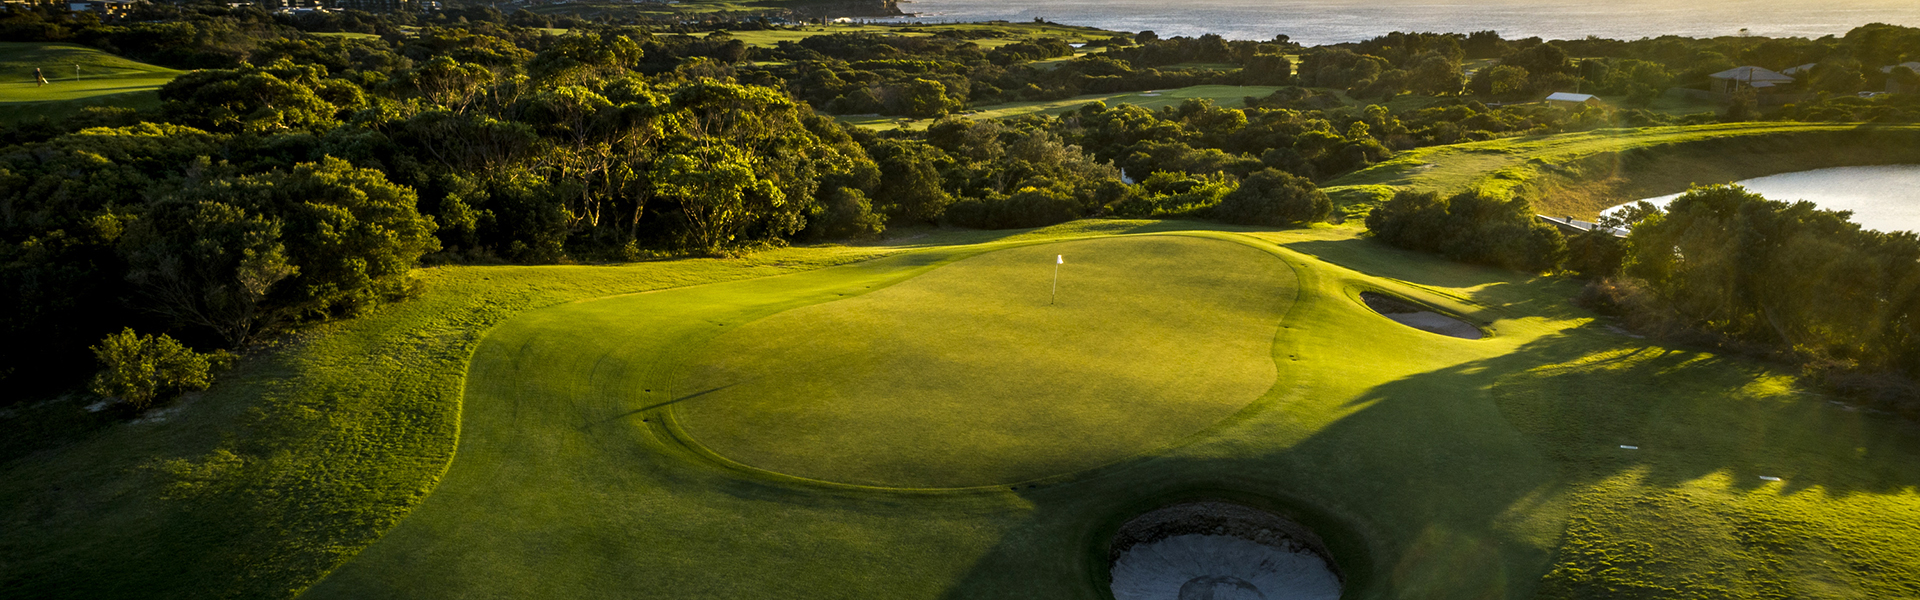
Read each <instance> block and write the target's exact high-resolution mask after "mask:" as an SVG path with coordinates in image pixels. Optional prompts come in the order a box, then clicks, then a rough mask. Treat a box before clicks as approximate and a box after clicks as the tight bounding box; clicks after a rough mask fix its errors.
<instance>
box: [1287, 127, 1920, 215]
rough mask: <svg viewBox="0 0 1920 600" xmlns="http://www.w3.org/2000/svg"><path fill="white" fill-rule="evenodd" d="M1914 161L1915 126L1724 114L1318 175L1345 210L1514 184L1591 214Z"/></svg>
mask: <svg viewBox="0 0 1920 600" xmlns="http://www.w3.org/2000/svg"><path fill="white" fill-rule="evenodd" d="M1913 162H1920V127H1916V126H1911V125H1886V126H1876V125H1862V124H1847V123H1833V124H1826V123H1764V122H1763V123H1724V124H1712V125H1688V126H1672V127H1645V128H1631V129H1597V130H1593V131H1584V132H1578V133H1567V134H1557V135H1546V136H1526V137H1514V138H1502V139H1497V140H1489V141H1485V142H1470V143H1464V144H1453V145H1447V146H1434V147H1428V148H1419V149H1415V150H1409V151H1406V152H1401V153H1399V154H1396V155H1394V157H1393V158H1392V159H1390V160H1387V161H1386V162H1382V163H1380V164H1377V165H1374V166H1372V167H1368V168H1366V169H1363V170H1360V171H1357V172H1354V173H1350V174H1347V175H1343V176H1340V177H1337V178H1334V179H1332V180H1330V181H1327V182H1324V183H1322V184H1321V187H1322V189H1324V190H1325V191H1326V192H1327V194H1328V195H1329V196H1331V197H1333V198H1334V200H1335V202H1336V203H1337V204H1340V205H1343V206H1345V207H1347V209H1348V210H1349V212H1364V210H1365V209H1366V208H1367V207H1369V206H1371V205H1372V204H1374V203H1377V202H1379V201H1382V200H1385V199H1386V198H1389V197H1391V196H1392V195H1393V193H1394V192H1395V191H1396V190H1401V189H1410V190H1415V191H1435V192H1441V193H1452V192H1455V191H1459V190H1464V189H1471V188H1480V189H1486V190H1490V191H1493V192H1496V193H1500V194H1520V195H1523V196H1525V197H1527V198H1529V199H1531V200H1533V202H1534V206H1535V208H1536V210H1538V211H1539V212H1542V213H1548V214H1570V215H1574V216H1577V217H1581V218H1592V217H1593V216H1594V215H1596V214H1598V213H1599V212H1600V211H1601V210H1604V209H1606V208H1608V207H1611V206H1615V205H1618V204H1621V203H1625V202H1630V201H1633V200H1637V199H1640V198H1648V197H1653V196H1660V195H1664V194H1672V193H1677V192H1682V191H1685V190H1686V189H1687V187H1688V186H1690V185H1692V184H1696V183H1698V184H1711V183H1727V182H1731V181H1738V180H1742V179H1749V178H1753V177H1761V176H1765V175H1772V174H1775V173H1785V172H1791V171H1803V170H1808V169H1818V168H1824V167H1837V166H1851V165H1873V164H1903V163H1913Z"/></svg>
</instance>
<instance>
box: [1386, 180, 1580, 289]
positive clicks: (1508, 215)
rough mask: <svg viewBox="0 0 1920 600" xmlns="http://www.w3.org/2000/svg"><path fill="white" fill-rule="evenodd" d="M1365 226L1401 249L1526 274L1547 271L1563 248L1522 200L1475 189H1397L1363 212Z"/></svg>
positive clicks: (1563, 252)
mask: <svg viewBox="0 0 1920 600" xmlns="http://www.w3.org/2000/svg"><path fill="white" fill-rule="evenodd" d="M1367 230H1368V231H1370V232H1372V233H1373V235H1374V237H1375V238H1377V239H1379V240H1380V241H1383V242H1386V243H1388V244H1392V245H1395V246H1399V247H1402V248H1407V249H1411V250H1420V251H1424V252H1435V253H1439V254H1442V255H1445V256H1447V257H1448V258H1451V259H1454V260H1458V261H1463V262H1471V263H1479V264H1485V265H1493V266H1498V267H1505V268H1508V269H1514V270H1516V271H1523V272H1528V273H1541V272H1545V271H1549V270H1552V269H1553V268H1554V267H1557V266H1559V265H1560V262H1561V261H1562V260H1563V259H1564V258H1565V256H1566V252H1567V249H1566V242H1565V240H1564V238H1562V237H1561V235H1560V232H1558V231H1555V230H1554V229H1553V227H1552V226H1550V225H1547V224H1544V223H1540V222H1538V221H1537V220H1535V219H1534V216H1533V211H1532V210H1531V205H1530V204H1529V203H1528V202H1527V201H1526V200H1525V199H1522V198H1513V199H1502V198H1497V197H1494V196H1491V195H1487V194H1485V193H1482V192H1479V191H1467V192H1461V193H1459V194H1456V195H1454V196H1453V197H1450V198H1442V197H1441V196H1440V195H1439V194H1436V193H1433V192H1412V191H1401V192H1399V193H1396V194H1394V196H1393V199H1392V200H1388V201H1387V202H1386V203H1385V204H1382V205H1380V206H1379V207H1378V208H1375V209H1373V211H1372V212H1370V213H1367Z"/></svg>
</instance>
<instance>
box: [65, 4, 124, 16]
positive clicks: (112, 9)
mask: <svg viewBox="0 0 1920 600" xmlns="http://www.w3.org/2000/svg"><path fill="white" fill-rule="evenodd" d="M67 10H70V11H73V12H90V13H94V14H97V15H100V16H102V17H124V16H126V15H127V13H131V12H133V2H131V1H130V0H91V1H87V0H70V1H69V2H67Z"/></svg>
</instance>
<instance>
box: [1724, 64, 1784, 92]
mask: <svg viewBox="0 0 1920 600" xmlns="http://www.w3.org/2000/svg"><path fill="white" fill-rule="evenodd" d="M1707 79H1708V80H1709V81H1710V82H1711V87H1710V91H1712V92H1713V93H1715V94H1720V95H1723V96H1731V95H1733V94H1735V93H1738V92H1739V91H1741V90H1748V89H1750V90H1753V91H1754V92H1755V93H1760V94H1769V93H1775V92H1779V91H1781V90H1782V86H1786V85H1789V84H1792V83H1793V77H1791V76H1788V75H1782V74H1780V73H1776V72H1774V71H1769V70H1767V69H1763V68H1760V67H1734V68H1731V69H1727V70H1725V71H1721V72H1719V73H1714V74H1712V75H1708V76H1707Z"/></svg>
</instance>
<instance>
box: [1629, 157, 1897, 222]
mask: <svg viewBox="0 0 1920 600" xmlns="http://www.w3.org/2000/svg"><path fill="white" fill-rule="evenodd" d="M1735 183H1738V184H1740V185H1743V186H1746V188H1747V191H1750V192H1754V193H1757V194H1760V195H1762V196H1766V197H1767V198H1768V199H1770V200H1785V201H1788V202H1792V201H1795V200H1806V201H1809V202H1812V203H1814V204H1816V205H1818V206H1819V207H1820V208H1824V209H1827V210H1850V211H1853V222H1855V223H1859V224H1860V225H1861V226H1862V227H1866V228H1867V229H1873V230H1878V231H1920V165H1883V166H1874V167H1835V168H1831V169H1814V170H1812V171H1799V172H1796V173H1781V174H1779V175H1768V176H1766V177H1756V178H1753V179H1748V180H1746V181H1738V182H1735ZM1678 197H1680V194H1673V195H1670V196H1660V197H1658V198H1648V199H1647V201H1649V202H1652V203H1654V204H1656V205H1659V206H1666V205H1667V203H1668V202H1671V201H1673V199H1674V198H1678ZM1618 210H1620V209H1619V208H1615V209H1613V210H1609V211H1607V212H1609V213H1612V212H1615V211H1618Z"/></svg>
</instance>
